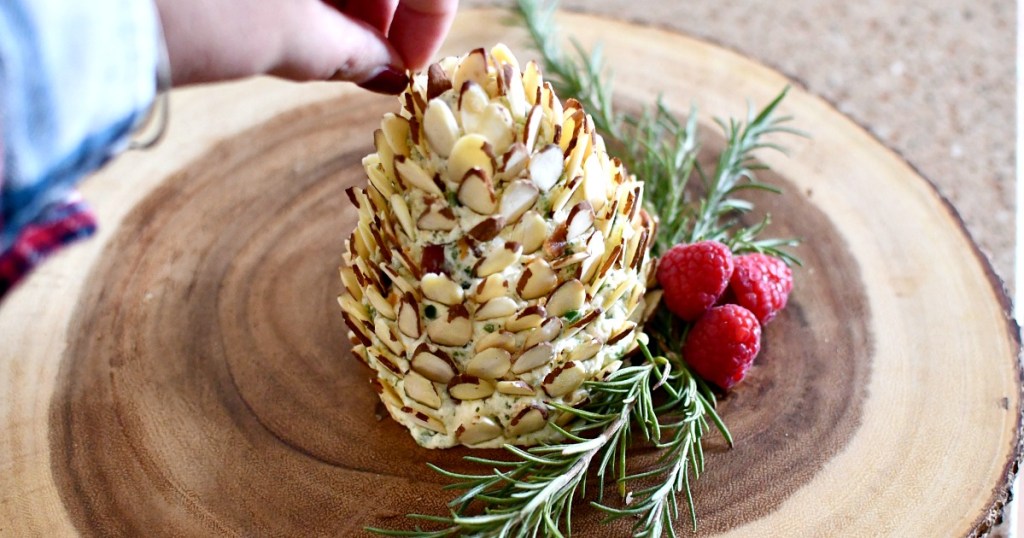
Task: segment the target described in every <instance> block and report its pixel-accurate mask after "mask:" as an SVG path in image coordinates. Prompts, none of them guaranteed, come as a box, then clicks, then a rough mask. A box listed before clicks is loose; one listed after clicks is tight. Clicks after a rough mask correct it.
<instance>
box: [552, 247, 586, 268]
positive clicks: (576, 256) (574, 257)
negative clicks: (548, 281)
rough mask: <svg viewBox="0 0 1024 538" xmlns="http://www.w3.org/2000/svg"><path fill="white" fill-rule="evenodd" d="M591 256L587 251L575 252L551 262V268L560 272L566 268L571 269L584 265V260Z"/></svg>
mask: <svg viewBox="0 0 1024 538" xmlns="http://www.w3.org/2000/svg"><path fill="white" fill-rule="evenodd" d="M588 257H589V255H588V254H587V253H586V251H582V252H573V253H572V254H566V255H564V256H562V257H560V258H555V259H553V260H551V268H552V269H554V270H555V271H558V270H560V269H562V268H564V267H570V266H573V265H576V264H578V263H583V260H585V259H587V258H588Z"/></svg>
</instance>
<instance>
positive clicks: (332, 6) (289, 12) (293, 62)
mask: <svg viewBox="0 0 1024 538" xmlns="http://www.w3.org/2000/svg"><path fill="white" fill-rule="evenodd" d="M156 4H157V8H158V9H159V11H160V18H161V21H162V23H163V28H164V37H165V39H166V41H167V50H168V55H169V56H170V61H171V79H172V80H173V82H174V84H175V85H183V84H191V83H197V82H209V81H216V80H227V79H233V78H240V77H245V76H249V75H256V74H271V75H276V76H280V77H284V78H289V79H293V80H347V81H351V82H355V83H357V84H360V85H361V86H363V87H364V88H367V89H370V90H373V91H378V92H382V93H398V92H400V91H401V90H402V89H403V88H404V87H405V83H406V79H405V74H404V70H405V69H421V68H423V67H425V66H426V64H427V63H428V62H429V61H430V59H431V58H432V57H433V55H434V54H435V53H436V52H437V49H438V47H440V46H441V42H442V41H443V40H444V38H445V36H446V34H447V32H448V28H449V27H450V26H451V22H452V19H453V18H454V16H455V10H456V8H457V6H458V0H347V1H346V0H329V1H328V0H156Z"/></svg>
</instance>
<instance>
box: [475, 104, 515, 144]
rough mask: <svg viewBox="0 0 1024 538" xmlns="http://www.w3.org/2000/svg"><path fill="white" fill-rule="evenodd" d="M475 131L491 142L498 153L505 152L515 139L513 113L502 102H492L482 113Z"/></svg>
mask: <svg viewBox="0 0 1024 538" xmlns="http://www.w3.org/2000/svg"><path fill="white" fill-rule="evenodd" d="M475 132H477V133H480V134H481V135H483V136H484V138H486V139H487V141H488V142H490V143H491V148H493V149H494V152H495V153H496V154H502V153H505V151H506V150H508V148H509V146H511V145H512V142H513V141H514V140H515V135H514V130H513V123H512V114H511V113H510V112H509V110H508V109H507V108H505V107H504V106H502V105H501V104H499V103H493V102H492V103H491V104H489V105H487V106H486V107H485V108H484V110H483V112H482V113H481V114H480V119H479V121H478V122H477V125H476V131H475Z"/></svg>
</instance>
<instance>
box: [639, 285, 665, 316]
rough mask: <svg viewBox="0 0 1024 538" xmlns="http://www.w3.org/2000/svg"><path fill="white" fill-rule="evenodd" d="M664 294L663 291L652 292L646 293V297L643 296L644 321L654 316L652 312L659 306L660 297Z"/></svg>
mask: <svg viewBox="0 0 1024 538" xmlns="http://www.w3.org/2000/svg"><path fill="white" fill-rule="evenodd" d="M664 293H665V292H664V290H654V291H649V292H647V295H645V296H644V315H643V320H644V321H647V320H649V319H651V317H652V316H654V311H655V310H657V309H658V305H660V304H661V296H662V295H663V294H664Z"/></svg>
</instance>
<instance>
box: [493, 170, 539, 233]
mask: <svg viewBox="0 0 1024 538" xmlns="http://www.w3.org/2000/svg"><path fill="white" fill-rule="evenodd" d="M539 197H540V191H539V190H538V189H537V186H536V185H534V183H533V182H532V181H529V180H526V179H517V180H515V181H513V182H511V183H509V184H508V185H507V186H506V187H505V191H504V192H502V193H501V203H500V204H499V209H498V212H499V213H500V214H501V216H502V217H504V218H505V222H506V223H509V224H513V223H515V222H516V221H517V220H519V217H521V216H522V215H523V213H526V211H527V210H529V209H530V208H531V207H533V204H534V203H535V202H536V201H537V198H539Z"/></svg>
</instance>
